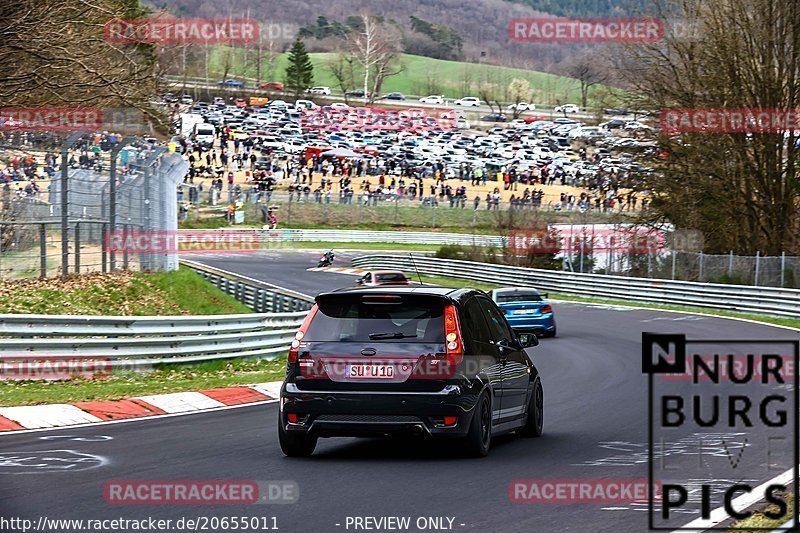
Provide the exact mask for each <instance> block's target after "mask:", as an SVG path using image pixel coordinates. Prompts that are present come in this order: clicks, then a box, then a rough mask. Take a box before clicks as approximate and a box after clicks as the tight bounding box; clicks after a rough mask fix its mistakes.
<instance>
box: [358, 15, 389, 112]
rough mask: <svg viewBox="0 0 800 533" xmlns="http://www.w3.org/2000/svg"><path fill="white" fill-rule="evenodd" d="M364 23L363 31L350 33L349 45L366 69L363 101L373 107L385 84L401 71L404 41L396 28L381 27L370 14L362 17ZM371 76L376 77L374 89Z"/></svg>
mask: <svg viewBox="0 0 800 533" xmlns="http://www.w3.org/2000/svg"><path fill="white" fill-rule="evenodd" d="M361 21H362V26H363V27H362V28H361V29H360V30H353V31H352V32H350V35H349V37H348V44H349V48H350V51H351V53H352V54H353V55H354V56H355V57H356V60H357V61H358V62H359V63H360V64H361V66H362V68H363V69H364V87H363V90H364V97H365V99H366V100H367V101H368V102H369V103H370V104H372V103H373V102H374V101H375V97H376V96H377V93H378V91H380V89H381V86H382V85H383V81H384V80H385V79H386V78H387V77H389V76H393V75H395V74H398V73H399V72H401V71H402V66H401V65H399V62H398V58H399V56H400V53H401V52H402V49H401V42H402V39H401V38H400V35H399V32H397V31H396V29H395V28H390V27H389V26H388V25H386V24H381V23H379V22H378V20H377V19H376V18H375V17H371V16H370V15H368V14H367V13H363V14H362V15H361ZM370 75H373V80H372V85H371V86H370ZM370 89H372V91H370Z"/></svg>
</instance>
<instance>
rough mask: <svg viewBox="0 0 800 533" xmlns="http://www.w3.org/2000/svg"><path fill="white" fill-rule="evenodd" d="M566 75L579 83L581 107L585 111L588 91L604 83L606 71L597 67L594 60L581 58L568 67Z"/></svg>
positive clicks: (606, 75)
mask: <svg viewBox="0 0 800 533" xmlns="http://www.w3.org/2000/svg"><path fill="white" fill-rule="evenodd" d="M567 74H569V75H570V76H572V77H573V78H575V79H576V80H578V83H580V87H581V107H582V108H584V109H585V108H586V105H587V101H588V98H589V89H591V88H592V87H593V86H595V85H597V84H599V83H603V82H605V81H606V79H607V77H608V69H607V68H603V67H601V66H598V64H597V60H596V59H595V60H591V59H588V58H586V57H581V58H579V59H577V60H576V61H575V62H574V63H572V65H570V66H569V68H568V69H567Z"/></svg>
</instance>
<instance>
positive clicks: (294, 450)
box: [278, 412, 317, 457]
mask: <svg viewBox="0 0 800 533" xmlns="http://www.w3.org/2000/svg"><path fill="white" fill-rule="evenodd" d="M278 441H279V442H280V444H281V450H282V451H283V453H284V455H286V456H287V457H310V456H311V455H312V454H313V453H314V448H316V447H317V437H311V436H309V435H308V434H306V433H299V432H298V433H296V434H295V433H291V432H288V431H286V429H285V428H284V427H283V417H282V416H281V414H280V412H279V413H278Z"/></svg>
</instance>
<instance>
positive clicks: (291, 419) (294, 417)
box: [286, 413, 297, 424]
mask: <svg viewBox="0 0 800 533" xmlns="http://www.w3.org/2000/svg"><path fill="white" fill-rule="evenodd" d="M286 418H287V419H289V422H291V423H292V424H297V414H295V413H289V414H287V415H286Z"/></svg>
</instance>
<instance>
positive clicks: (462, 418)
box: [280, 383, 480, 437]
mask: <svg viewBox="0 0 800 533" xmlns="http://www.w3.org/2000/svg"><path fill="white" fill-rule="evenodd" d="M479 394H480V390H468V389H465V387H464V386H461V385H447V386H446V387H445V388H444V389H442V390H441V391H438V392H366V391H364V392H361V391H348V392H342V391H301V390H300V389H298V388H297V386H296V385H295V384H294V383H284V385H283V387H282V388H281V417H280V420H281V424H283V426H284V429H285V430H286V431H289V432H304V433H308V434H312V435H316V436H319V437H345V436H350V437H360V436H376V435H392V434H412V435H413V434H417V435H425V436H429V437H461V436H464V435H465V434H466V433H467V431H468V430H469V424H470V421H471V419H472V412H473V409H474V408H475V405H476V403H477V400H478V396H479ZM289 414H296V415H297V417H298V421H297V423H292V422H289V420H288V418H287V415H289ZM446 416H447V417H453V416H454V417H456V422H455V424H452V425H447V426H445V425H444V417H446Z"/></svg>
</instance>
